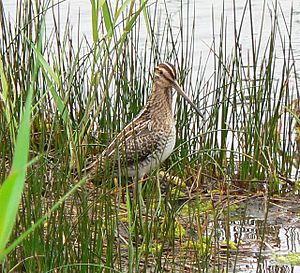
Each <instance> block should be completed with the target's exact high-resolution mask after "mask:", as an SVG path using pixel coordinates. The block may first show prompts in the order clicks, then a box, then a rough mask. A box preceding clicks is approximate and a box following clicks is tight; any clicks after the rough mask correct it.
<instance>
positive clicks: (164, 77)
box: [154, 63, 176, 87]
mask: <svg viewBox="0 0 300 273" xmlns="http://www.w3.org/2000/svg"><path fill="white" fill-rule="evenodd" d="M174 81H176V69H175V66H174V65H172V64H170V63H162V64H159V65H158V66H157V67H156V68H155V69H154V82H155V83H156V84H158V85H159V86H161V87H173V84H174Z"/></svg>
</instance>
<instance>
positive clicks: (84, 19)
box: [4, 0, 300, 273]
mask: <svg viewBox="0 0 300 273" xmlns="http://www.w3.org/2000/svg"><path fill="white" fill-rule="evenodd" d="M182 2H183V9H184V10H188V9H190V11H192V10H193V8H194V5H195V10H196V12H195V29H196V31H195V43H196V44H197V50H196V51H195V54H196V56H195V58H199V57H200V56H204V57H206V56H208V54H209V52H210V45H211V42H212V39H213V28H212V8H213V10H214V24H215V29H216V30H218V29H219V27H220V24H221V13H222V11H224V14H225V18H226V21H227V39H226V41H227V43H228V44H227V46H228V48H230V47H231V46H232V45H233V44H234V38H233V37H234V16H233V11H232V10H233V2H235V6H236V16H237V22H240V20H241V17H242V12H243V8H244V6H245V3H246V2H247V1H244V0H236V1H232V0H225V1H224V3H225V5H224V7H223V1H221V0H212V1H208V0H195V2H194V1H188V0H186V1H184V0H183V1H179V0H178V1H174V0H172V1H171V0H170V1H165V2H164V1H159V2H158V6H159V9H158V12H157V16H158V17H159V18H161V21H162V22H163V21H164V18H166V8H165V6H166V7H167V10H168V12H169V14H170V15H171V16H170V18H171V19H172V25H173V26H174V31H176V29H178V27H179V22H180V20H179V18H180V17H179V16H180V9H181V3H182ZM251 2H252V12H253V18H255V20H254V26H253V27H254V33H255V37H256V38H257V39H258V38H259V37H258V36H259V35H258V34H259V31H260V25H261V18H262V12H263V2H264V1H261V0H252V1H251ZM278 3H279V4H281V5H279V10H281V11H280V12H279V18H278V20H279V23H280V24H279V25H280V26H281V28H282V30H284V29H285V25H284V17H285V19H286V21H287V24H288V25H289V22H290V16H291V8H292V7H293V11H292V13H293V33H292V35H293V39H292V46H293V49H294V57H295V59H296V60H297V59H298V60H299V59H300V1H294V3H293V2H292V1H291V0H284V1H281V2H278ZM273 6H274V1H266V6H265V7H266V10H265V16H264V18H265V19H264V33H265V34H266V35H265V36H263V37H262V44H264V45H265V44H266V43H267V38H268V35H267V34H268V32H270V29H271V19H270V16H269V8H270V9H272V7H273ZM4 7H5V10H6V12H7V14H8V16H10V17H11V18H12V20H13V21H14V20H15V19H14V18H15V10H16V3H15V1H7V0H6V1H4ZM59 7H60V14H61V18H62V19H63V18H64V15H65V16H67V14H68V13H69V14H70V24H71V25H73V28H74V30H75V31H74V33H77V31H76V30H77V27H78V18H79V14H80V34H79V35H82V36H83V35H85V36H86V38H87V40H89V41H91V39H92V22H91V5H90V1H89V0H68V1H65V2H63V3H61V4H60V5H59ZM149 11H150V13H151V3H150V4H149ZM182 14H183V21H184V22H188V21H189V19H190V20H193V19H194V15H193V12H190V16H191V18H189V17H188V12H186V11H183V13H182ZM283 15H284V16H283ZM245 21H246V23H244V24H243V28H242V32H241V38H240V43H241V44H242V48H243V51H244V52H246V53H247V52H248V50H249V49H251V46H252V45H251V39H250V37H251V31H250V23H247V21H248V22H249V12H248V13H246V16H245ZM63 22H64V20H62V24H61V28H62V29H63V28H64V23H63ZM52 25H53V22H52V19H51V16H48V18H47V26H48V27H50V28H51V26H52ZM158 31H159V30H158ZM74 35H77V34H74ZM140 35H141V37H140V39H141V40H143V39H146V32H144V33H143V32H141V34H140ZM286 42H288V41H286ZM142 47H143V45H142V43H141V48H142ZM275 50H278V55H277V58H278V59H279V60H280V58H281V57H282V54H283V51H282V44H281V43H280V41H278V43H277V44H276V48H275ZM195 63H197V62H195ZM211 73H212V71H210V69H209V66H208V69H207V71H205V76H206V77H207V78H209V77H210V74H211ZM235 214H236V215H235V217H237V218H235V220H234V221H231V225H230V231H231V232H230V236H231V240H232V241H236V240H237V238H240V240H241V241H242V242H243V244H242V247H241V251H240V254H237V255H238V258H237V264H236V266H235V269H232V268H229V271H230V272H247V273H250V272H251V273H252V272H265V273H267V272H272V273H273V272H281V273H288V272H289V273H291V272H293V273H297V272H300V266H294V265H291V263H290V262H288V260H287V259H286V260H284V261H283V260H280V258H279V256H281V255H286V254H289V253H300V218H299V206H298V204H297V200H291V201H290V202H288V201H286V202H285V203H282V202H275V201H274V202H272V203H271V204H270V206H269V210H268V214H267V217H266V213H265V206H264V203H263V199H260V198H257V199H253V200H250V201H248V202H247V205H245V206H244V208H241V209H240V210H239V211H237V212H235ZM244 214H245V217H244ZM240 215H243V218H244V219H243V220H242V219H239V216H240ZM262 228H264V229H265V231H266V232H265V238H266V239H265V241H266V242H267V243H265V244H264V245H263V246H261V244H260V236H261V232H262ZM221 232H224V231H222V230H221ZM223 239H225V234H224V238H223ZM259 257H261V258H262V260H261V262H260V263H258V259H259ZM298 263H299V260H298Z"/></svg>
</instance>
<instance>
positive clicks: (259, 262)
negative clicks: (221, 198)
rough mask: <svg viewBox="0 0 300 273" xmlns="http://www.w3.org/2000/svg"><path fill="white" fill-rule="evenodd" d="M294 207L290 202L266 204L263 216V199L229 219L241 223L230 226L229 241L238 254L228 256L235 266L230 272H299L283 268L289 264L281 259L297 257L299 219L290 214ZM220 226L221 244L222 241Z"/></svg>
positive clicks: (242, 208) (234, 222)
mask: <svg viewBox="0 0 300 273" xmlns="http://www.w3.org/2000/svg"><path fill="white" fill-rule="evenodd" d="M297 206H298V205H297V203H295V202H292V201H291V202H289V201H285V202H284V203H283V202H281V203H276V204H275V203H271V202H270V204H269V206H268V210H267V212H266V213H265V212H264V211H265V205H264V200H263V198H257V199H252V200H249V201H248V202H245V203H244V204H243V205H242V207H241V208H240V209H239V210H238V211H236V212H234V213H233V214H232V218H243V219H238V220H235V221H231V222H230V240H231V241H233V242H235V243H236V244H237V245H239V251H238V252H236V253H235V254H232V260H235V259H237V263H236V266H235V267H234V265H232V267H231V268H230V272H247V273H250V272H268V273H269V272H272V273H273V272H282V273H283V272H284V273H286V272H300V266H293V265H287V264H290V263H291V262H290V261H289V260H288V258H286V259H282V257H286V255H288V254H291V253H300V217H299V215H297V214H296V213H295V212H293V211H295V209H296V211H298V207H297ZM223 226H224V225H223ZM223 226H222V225H220V227H221V230H220V232H221V237H220V240H221V241H222V240H223V241H225V240H226V236H225V232H224V230H225V229H224V227H223ZM262 239H263V242H264V243H263V244H262V243H261V242H262ZM233 256H234V257H233ZM284 261H285V262H284ZM281 263H285V264H281ZM298 264H299V258H298Z"/></svg>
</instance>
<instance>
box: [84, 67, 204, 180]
mask: <svg viewBox="0 0 300 273" xmlns="http://www.w3.org/2000/svg"><path fill="white" fill-rule="evenodd" d="M173 88H174V89H175V90H176V91H177V92H178V93H179V94H180V95H182V96H183V97H184V98H185V99H186V100H187V101H188V102H189V103H190V104H191V105H192V106H193V107H194V108H195V109H196V111H197V112H198V113H199V115H201V113H200V111H199V110H198V108H197V107H196V106H195V104H194V103H193V102H192V101H191V100H190V99H189V98H188V96H187V95H186V94H185V93H184V91H183V90H182V89H181V88H180V86H179V84H178V83H177V81H176V69H175V67H174V66H173V65H172V64H169V63H163V64H160V65H158V66H157V67H156V68H155V70H154V77H153V88H152V93H151V95H150V98H149V99H148V102H147V104H146V106H145V107H144V109H143V110H141V112H140V113H139V114H138V115H137V116H136V117H135V118H134V119H133V120H132V121H131V122H130V123H129V124H128V125H127V126H126V127H125V128H124V129H123V130H122V131H121V132H120V133H119V134H118V135H117V136H116V138H115V139H114V140H113V141H112V142H111V143H110V145H109V146H108V147H107V148H106V149H105V150H104V151H103V153H102V154H101V156H100V157H99V158H98V159H97V160H96V161H95V162H93V164H92V165H91V166H90V167H88V169H91V172H90V176H91V177H94V176H95V175H96V174H97V173H98V170H99V168H101V169H104V168H107V167H109V168H110V170H111V171H113V172H114V174H115V175H118V174H119V170H121V172H122V175H125V176H129V177H137V178H138V179H140V178H142V177H143V176H144V175H145V174H146V173H148V172H149V171H150V170H153V169H155V168H157V167H158V165H159V163H161V162H163V161H164V160H165V159H166V158H167V157H168V156H169V155H170V154H171V153H172V151H173V149H174V146H175V139H176V131H175V120H174V117H173V111H172V90H173Z"/></svg>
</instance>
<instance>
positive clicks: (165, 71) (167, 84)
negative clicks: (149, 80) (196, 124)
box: [153, 63, 202, 117]
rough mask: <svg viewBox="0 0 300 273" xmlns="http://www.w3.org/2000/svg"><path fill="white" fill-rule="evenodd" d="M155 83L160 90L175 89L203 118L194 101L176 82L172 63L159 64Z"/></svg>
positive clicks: (155, 72) (156, 69)
mask: <svg viewBox="0 0 300 273" xmlns="http://www.w3.org/2000/svg"><path fill="white" fill-rule="evenodd" d="M153 80H154V83H155V84H157V86H158V87H159V88H172V87H173V88H174V89H175V90H176V91H177V92H178V93H179V94H180V95H181V96H182V97H183V98H184V99H185V100H186V101H187V102H188V103H189V104H190V105H191V106H192V107H193V108H195V110H196V111H197V113H198V114H199V115H200V116H201V117H202V114H201V112H200V110H199V109H198V107H197V106H196V105H195V104H194V103H193V102H192V100H191V99H190V98H189V97H188V96H187V94H186V93H185V92H184V91H183V90H182V88H181V87H180V86H179V84H178V82H177V80H176V68H175V66H174V65H172V64H170V63H162V64H159V65H158V66H157V67H156V68H155V69H154V79H153Z"/></svg>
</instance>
